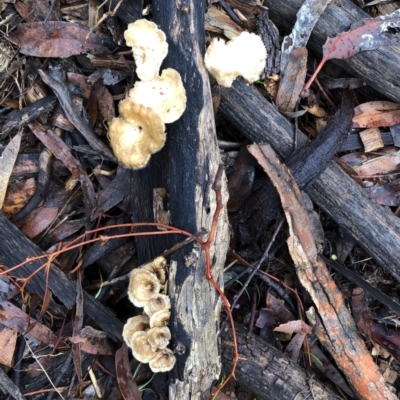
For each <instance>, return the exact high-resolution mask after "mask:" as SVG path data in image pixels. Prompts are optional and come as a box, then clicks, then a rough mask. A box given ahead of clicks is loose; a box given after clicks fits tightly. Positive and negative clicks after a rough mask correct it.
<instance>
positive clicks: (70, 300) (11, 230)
mask: <svg viewBox="0 0 400 400" xmlns="http://www.w3.org/2000/svg"><path fill="white" fill-rule="evenodd" d="M0 230H1V232H2V233H3V240H1V241H0V262H1V263H2V264H4V267H5V269H9V268H11V267H13V266H14V265H17V264H20V263H21V262H23V261H25V260H26V258H27V257H34V256H39V255H42V254H44V253H43V252H42V251H41V250H40V249H39V247H37V246H36V245H35V244H34V243H32V241H31V240H29V239H28V238H27V237H26V236H25V235H24V234H23V233H22V232H21V231H20V230H19V229H18V228H17V227H16V226H15V225H13V224H12V223H11V222H10V221H8V219H7V218H6V217H5V216H4V214H3V213H2V212H0ZM45 261H46V259H45V258H44V259H41V260H37V261H32V262H30V263H28V264H25V265H23V266H22V267H20V268H18V269H16V270H14V271H13V272H12V275H13V276H17V277H19V278H26V277H28V276H30V275H33V276H32V277H31V278H30V279H29V282H28V283H27V285H26V289H27V290H28V291H29V292H31V293H37V294H38V295H39V296H40V297H41V298H43V297H44V294H45V288H46V284H47V283H48V285H49V288H50V290H51V292H52V293H53V295H54V296H56V297H57V298H58V299H59V300H60V301H61V302H62V303H63V304H64V305H65V306H66V307H67V308H71V307H72V306H74V305H75V301H76V299H75V297H76V284H75V283H74V281H73V280H72V278H71V277H70V276H69V275H67V274H65V273H64V272H62V271H61V270H60V269H59V268H58V266H57V265H56V264H55V263H53V264H52V265H51V268H50V270H49V276H48V279H47V278H46V272H45V270H44V269H41V270H40V271H39V269H40V267H41V266H42V264H43V263H44V262H45ZM83 307H84V312H85V313H86V314H87V315H88V316H89V317H90V318H91V319H92V320H93V321H95V322H96V323H97V324H98V325H99V326H100V327H101V328H102V329H103V330H104V332H106V333H107V334H108V335H109V336H110V338H112V339H113V340H122V323H121V322H120V321H119V320H118V319H117V318H116V317H115V316H114V314H113V313H112V312H111V311H110V310H108V309H107V308H106V307H105V306H103V305H102V304H101V303H99V302H98V301H97V300H96V299H95V298H93V297H92V296H90V295H89V294H88V293H86V292H84V302H83Z"/></svg>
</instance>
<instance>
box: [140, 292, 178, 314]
mask: <svg viewBox="0 0 400 400" xmlns="http://www.w3.org/2000/svg"><path fill="white" fill-rule="evenodd" d="M143 307H144V309H143V310H144V312H145V313H146V314H147V315H148V316H149V317H151V316H152V315H153V314H155V313H156V312H157V311H161V310H169V309H170V308H171V300H170V299H169V297H168V296H166V295H165V294H160V293H159V294H157V295H155V296H154V297H153V298H152V299H150V300H149V301H147V302H146V303H145V304H144V306H143Z"/></svg>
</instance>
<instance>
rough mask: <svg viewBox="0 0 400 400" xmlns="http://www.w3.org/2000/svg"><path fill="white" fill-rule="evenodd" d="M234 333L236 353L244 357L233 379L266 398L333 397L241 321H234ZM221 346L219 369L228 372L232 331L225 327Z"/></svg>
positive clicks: (324, 398)
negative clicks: (249, 330)
mask: <svg viewBox="0 0 400 400" xmlns="http://www.w3.org/2000/svg"><path fill="white" fill-rule="evenodd" d="M236 335H237V339H238V344H239V350H240V355H241V356H243V357H244V358H245V360H243V361H241V362H240V363H239V364H238V366H237V369H236V374H235V376H236V380H237V381H238V383H240V384H241V385H243V386H245V387H247V388H248V389H249V390H251V391H252V392H253V393H255V394H256V395H257V396H259V397H261V398H263V399H269V400H271V399H279V400H292V399H294V398H296V399H298V400H305V399H310V398H313V399H318V400H328V399H332V400H333V399H334V398H335V396H334V395H333V394H332V393H330V391H329V390H328V389H327V388H325V387H324V386H323V385H322V384H321V383H320V382H318V381H317V380H316V379H314V378H313V377H312V375H311V374H310V375H308V374H307V372H306V371H305V370H303V369H302V368H300V367H299V365H298V364H297V363H295V362H293V361H291V360H290V359H288V358H287V357H285V356H283V355H282V352H280V351H279V350H277V349H275V348H274V347H272V346H270V345H269V344H268V343H267V342H266V341H265V340H263V339H261V338H260V337H259V336H256V335H253V334H251V333H249V332H248V330H247V329H246V328H244V327H243V326H242V325H239V324H236ZM221 346H222V351H221V357H222V365H223V370H224V371H225V372H226V373H229V372H230V368H231V366H232V359H233V342H232V334H231V332H230V329H229V328H225V329H223V331H222V332H221ZM311 393H312V395H313V396H311ZM296 395H297V397H296Z"/></svg>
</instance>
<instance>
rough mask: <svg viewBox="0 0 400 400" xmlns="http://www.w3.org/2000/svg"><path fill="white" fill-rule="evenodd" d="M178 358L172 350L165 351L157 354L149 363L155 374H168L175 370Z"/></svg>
mask: <svg viewBox="0 0 400 400" xmlns="http://www.w3.org/2000/svg"><path fill="white" fill-rule="evenodd" d="M175 363H176V358H175V356H174V353H173V352H172V350H170V349H164V350H160V351H158V352H157V354H156V355H155V356H154V358H152V359H151V360H150V362H149V367H150V369H151V370H152V371H153V372H167V371H171V369H172V368H174V365H175Z"/></svg>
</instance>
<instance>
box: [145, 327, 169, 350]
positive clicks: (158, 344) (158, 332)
mask: <svg viewBox="0 0 400 400" xmlns="http://www.w3.org/2000/svg"><path fill="white" fill-rule="evenodd" d="M147 339H148V340H149V343H150V344H151V345H152V347H154V348H155V349H165V348H166V347H167V346H168V344H169V341H170V340H171V332H170V330H169V328H168V327H167V326H162V327H157V328H152V329H150V330H149V331H147Z"/></svg>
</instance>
